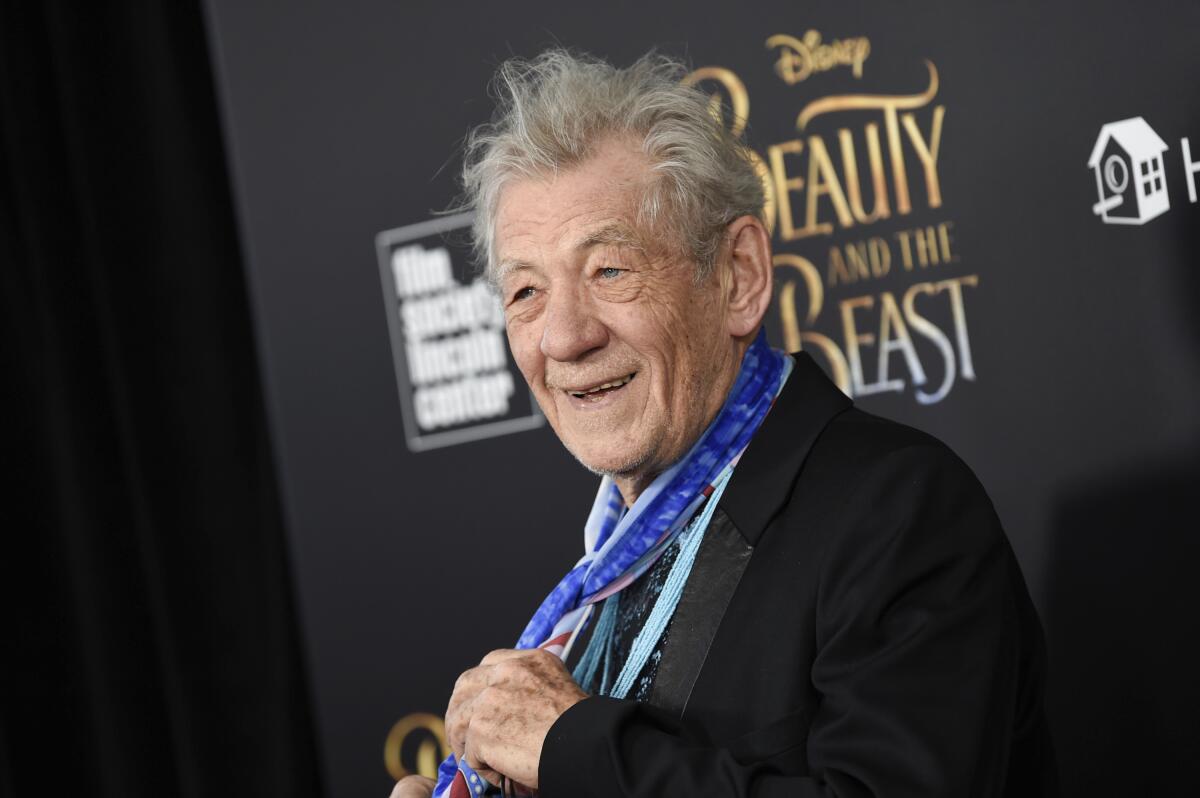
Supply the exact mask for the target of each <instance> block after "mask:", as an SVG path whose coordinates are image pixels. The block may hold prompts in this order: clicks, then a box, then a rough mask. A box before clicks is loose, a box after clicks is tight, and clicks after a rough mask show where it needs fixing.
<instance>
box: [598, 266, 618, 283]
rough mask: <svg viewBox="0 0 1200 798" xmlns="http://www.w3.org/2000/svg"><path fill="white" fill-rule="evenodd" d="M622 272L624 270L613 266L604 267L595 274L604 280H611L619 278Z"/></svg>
mask: <svg viewBox="0 0 1200 798" xmlns="http://www.w3.org/2000/svg"><path fill="white" fill-rule="evenodd" d="M623 272H624V269H618V268H616V267H615V266H605V267H604V268H603V269H601V270H600V271H599V272H597V274H599V275H600V276H601V277H603V278H604V279H605V280H612V279H614V278H617V277H620V276H621V274H622V273H623Z"/></svg>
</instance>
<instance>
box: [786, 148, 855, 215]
mask: <svg viewBox="0 0 1200 798" xmlns="http://www.w3.org/2000/svg"><path fill="white" fill-rule="evenodd" d="M822 195H828V196H829V200H830V202H832V203H833V210H834V212H835V213H837V217H838V224H840V225H841V226H842V227H853V226H854V218H853V217H852V216H851V215H850V206H849V205H847V204H846V195H845V194H844V193H843V192H842V184H841V181H840V180H838V176H837V170H835V169H834V168H833V162H832V161H831V160H830V159H829V151H828V150H827V149H825V141H824V140H823V139H822V138H821V137H820V136H809V137H808V193H807V197H806V199H805V209H804V210H805V215H804V229H802V230H800V232H799V233H798V234H797V237H799V238H804V237H807V236H811V235H829V233H831V232H833V224H832V223H830V222H821V223H818V222H817V211H818V209H819V207H820V200H821V197H822Z"/></svg>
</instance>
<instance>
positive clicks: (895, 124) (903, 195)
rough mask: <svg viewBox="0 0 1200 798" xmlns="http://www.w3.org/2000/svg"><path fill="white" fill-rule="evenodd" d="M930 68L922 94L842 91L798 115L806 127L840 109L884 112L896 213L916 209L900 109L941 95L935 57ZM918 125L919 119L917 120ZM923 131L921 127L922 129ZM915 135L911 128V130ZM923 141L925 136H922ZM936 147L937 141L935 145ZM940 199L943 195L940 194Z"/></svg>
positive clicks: (799, 126) (798, 124)
mask: <svg viewBox="0 0 1200 798" xmlns="http://www.w3.org/2000/svg"><path fill="white" fill-rule="evenodd" d="M925 66H926V68H927V69H928V70H929V86H928V87H927V88H926V89H925V91H923V92H921V93H919V94H896V95H887V94H839V95H833V96H830V97H822V98H821V99H819V100H814V101H812V102H810V103H809V104H808V105H806V106H804V108H802V109H801V110H800V113H799V114H798V115H797V116H796V128H797V129H798V130H804V129H805V128H807V126H808V123H809V122H811V121H812V120H813V119H815V118H817V117H818V116H822V115H823V114H829V113H834V112H838V111H865V110H874V111H881V112H882V113H883V127H884V134H885V136H886V137H887V147H888V158H889V160H891V163H892V180H893V182H894V183H895V191H896V213H898V214H900V215H901V216H903V215H905V214H907V213H910V212H911V211H912V201H911V199H910V198H909V192H908V171H907V169H906V168H905V165H904V150H903V148H902V147H901V143H900V122H899V117H898V113H899V112H900V111H908V110H913V109H917V108H923V107H925V106H926V105H928V104H929V103H930V101H932V100H933V98H934V97H936V96H937V92H938V73H937V67H935V66H934V65H933V62H932V61H928V60H927V61H926V62H925ZM914 125H915V123H914ZM940 130H941V129H940V127H939V128H938V139H939V141H938V143H940V136H941V132H940ZM918 132H919V131H918ZM909 134H910V136H911V135H912V133H911V131H910V132H909ZM922 144H924V140H923V139H922ZM934 149H936V145H935V146H934ZM926 155H927V156H928V159H929V160H931V161H936V154H935V153H934V151H933V150H932V149H931V148H930V147H926ZM939 202H940V195H939Z"/></svg>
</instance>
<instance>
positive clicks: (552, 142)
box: [393, 50, 1055, 798]
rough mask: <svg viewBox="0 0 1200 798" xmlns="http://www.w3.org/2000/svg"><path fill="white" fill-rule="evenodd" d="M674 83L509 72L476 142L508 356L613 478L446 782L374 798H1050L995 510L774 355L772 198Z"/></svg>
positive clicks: (802, 358) (464, 681)
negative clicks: (770, 336)
mask: <svg viewBox="0 0 1200 798" xmlns="http://www.w3.org/2000/svg"><path fill="white" fill-rule="evenodd" d="M682 75H683V71H682V68H681V67H680V66H679V65H678V64H676V63H673V62H671V61H669V60H667V59H663V58H660V57H655V56H648V57H645V58H643V59H641V60H639V61H638V62H637V63H635V64H634V65H633V66H631V67H629V68H627V69H615V68H613V67H611V66H609V65H608V64H605V63H603V62H600V61H597V60H594V59H591V58H587V57H579V56H575V55H572V54H569V53H566V52H563V51H561V50H555V51H551V52H548V53H545V54H543V55H542V56H541V57H539V58H537V59H536V60H534V61H532V62H519V61H513V62H509V63H507V64H505V65H504V66H503V67H502V68H501V70H500V72H499V80H498V86H499V88H500V89H501V95H502V98H501V105H500V108H499V110H498V112H497V116H496V118H495V120H494V121H493V122H492V123H491V124H490V125H487V126H485V127H483V128H481V129H479V130H477V131H476V132H475V133H474V134H473V135H472V137H471V139H470V140H469V143H468V152H467V161H466V168H465V183H466V189H467V193H468V197H469V198H470V201H471V204H472V206H473V207H474V208H475V209H476V211H477V221H476V229H475V237H476V244H477V248H478V251H479V253H480V255H481V258H482V259H483V260H484V262H485V263H486V268H487V271H488V274H489V276H490V277H491V279H492V281H493V283H494V284H495V285H496V287H497V289H498V290H499V292H500V297H501V300H502V303H503V306H504V312H505V318H506V325H507V331H508V338H509V343H510V345H511V347H512V351H513V355H514V357H515V359H516V362H517V364H518V365H519V367H520V369H521V371H522V373H523V374H524V376H525V378H526V380H528V382H529V386H530V388H531V389H532V391H533V393H534V395H535V396H536V397H537V401H538V403H539V404H540V406H541V408H542V410H543V412H544V413H545V415H546V418H547V419H548V420H549V421H550V424H551V426H552V427H553V429H554V431H555V433H557V435H558V437H559V438H560V439H561V440H562V442H563V444H564V445H565V446H566V447H567V449H568V450H570V452H571V453H572V454H573V455H575V457H576V458H578V459H579V461H580V462H581V463H582V464H583V465H584V466H586V467H587V468H589V469H591V470H592V471H594V472H596V473H597V474H600V475H603V480H602V482H601V486H600V492H599V495H598V496H597V498H596V502H595V505H594V506H593V508H592V511H591V514H590V516H589V517H588V521H587V525H586V528H585V555H584V557H583V559H581V560H580V562H579V563H578V564H577V565H576V566H575V567H574V568H573V569H572V570H571V571H570V572H569V573H568V574H567V576H566V577H564V578H563V580H562V581H561V582H560V583H559V585H558V586H557V587H556V588H555V589H554V591H553V592H552V593H551V594H550V595H549V596H548V597H547V598H546V600H545V601H544V602H543V604H542V606H541V607H540V608H539V609H538V610H537V612H536V613H535V614H534V617H533V619H532V620H531V621H530V622H529V625H528V627H527V628H526V629H525V632H524V634H523V635H522V636H521V638H520V641H519V643H518V645H517V648H516V649H514V650H504V651H494V652H492V653H490V654H488V655H487V656H485V657H484V658H483V660H482V662H481V663H480V665H479V666H478V667H476V668H472V669H471V670H469V671H467V672H466V673H464V674H462V676H461V677H460V678H459V680H458V682H457V684H456V685H455V689H454V693H453V695H452V697H451V698H450V703H449V707H448V709H447V712H446V728H447V735H448V740H449V744H450V747H451V748H452V749H453V755H452V756H451V757H449V758H448V759H447V760H446V762H445V763H444V764H443V766H442V772H441V778H440V779H439V781H438V783H437V784H436V787H435V783H434V782H433V781H431V780H428V779H422V778H420V777H409V778H408V779H405V780H404V781H402V782H400V783H399V784H398V785H397V787H396V789H395V791H394V792H393V795H394V796H396V798H401V797H402V796H414V797H415V796H428V795H430V794H431V792H436V794H437V795H438V796H439V798H440V796H442V795H449V796H451V798H465V796H468V795H481V794H487V793H489V792H495V793H500V792H503V793H505V794H514V793H523V792H530V791H532V792H536V793H538V794H540V795H543V796H545V798H558V796H573V797H575V796H597V797H599V796H605V798H608V797H610V796H616V795H625V796H639V797H640V796H645V797H646V798H650V796H680V797H681V798H682V797H683V796H718V795H720V796H742V795H752V794H753V795H762V796H766V795H780V796H782V795H788V796H818V795H821V796H835V795H836V796H922V797H923V798H928V797H929V796H990V795H996V796H1000V795H1003V796H1022V798H1032V796H1042V795H1049V794H1052V793H1053V792H1054V783H1055V780H1054V775H1053V766H1052V757H1051V754H1050V745H1049V738H1048V735H1047V731H1046V725H1045V720H1044V717H1043V708H1042V682H1043V646H1042V641H1041V632H1040V629H1039V626H1038V622H1037V618H1036V615H1035V613H1034V610H1033V607H1032V605H1031V603H1030V600H1029V597H1028V593H1027V591H1026V588H1025V585H1024V583H1023V581H1022V577H1021V574H1020V572H1019V569H1018V567H1017V563H1016V561H1015V559H1014V557H1013V555H1012V552H1011V550H1010V548H1009V546H1008V543H1007V541H1006V540H1005V537H1004V533H1003V531H1002V530H1001V528H1000V525H999V522H998V520H997V518H996V516H995V513H994V511H993V509H992V507H991V504H990V502H989V500H988V498H987V496H986V495H985V494H984V492H983V490H982V488H981V487H980V486H979V484H978V483H977V481H976V480H975V478H974V477H973V475H972V474H971V472H970V470H969V469H968V468H967V467H966V466H965V465H964V464H963V463H962V462H961V461H960V460H958V459H957V458H956V457H955V456H954V455H953V454H952V453H951V452H950V451H949V450H948V449H947V448H946V447H945V446H944V445H942V444H940V443H939V442H937V441H936V440H934V439H932V438H930V437H929V436H927V435H924V434H921V433H919V432H916V431H914V430H912V429H909V428H906V427H903V426H900V425H898V424H894V423H890V422H887V421H884V420H881V419H878V418H875V417H873V416H870V415H868V414H866V413H864V412H862V411H859V410H857V409H855V408H854V407H853V406H852V404H851V402H850V401H849V400H848V399H847V398H846V397H845V396H844V395H842V394H841V393H840V392H839V391H838V390H837V389H836V388H835V387H834V386H833V385H832V384H831V383H830V382H829V381H828V380H827V379H826V378H825V376H824V374H823V373H822V372H821V371H820V369H819V368H818V367H817V366H816V365H815V364H814V363H813V362H812V361H811V360H810V359H809V358H808V357H807V356H806V355H804V354H797V355H794V356H788V355H785V354H783V353H781V352H778V351H776V350H773V349H771V348H770V347H769V346H768V345H767V344H766V342H765V338H764V336H763V331H762V321H763V316H764V314H765V313H766V311H767V307H768V305H769V303H770V300H771V277H772V264H771V247H770V241H769V236H768V234H767V231H766V229H765V228H764V226H763V221H762V208H763V191H762V185H761V183H760V182H759V178H758V176H757V174H756V172H755V170H754V168H753V166H752V164H751V163H750V162H749V161H748V160H747V158H746V156H745V154H744V151H743V150H742V148H741V147H740V146H739V143H738V142H737V141H736V140H734V139H733V138H731V137H730V135H729V134H728V133H727V132H726V131H725V130H724V129H723V128H722V126H721V125H720V124H719V123H718V122H717V120H715V119H714V117H713V116H712V115H711V114H710V113H709V107H708V99H707V98H706V97H705V96H703V95H702V94H700V93H699V92H697V91H696V90H694V89H692V88H688V87H686V86H683V85H682V84H681V83H680V78H681V77H682ZM518 498H519V501H521V502H523V503H524V504H525V505H528V503H529V502H531V501H536V494H534V495H532V496H525V497H518ZM526 509H528V508H526ZM530 517H535V514H533V515H530Z"/></svg>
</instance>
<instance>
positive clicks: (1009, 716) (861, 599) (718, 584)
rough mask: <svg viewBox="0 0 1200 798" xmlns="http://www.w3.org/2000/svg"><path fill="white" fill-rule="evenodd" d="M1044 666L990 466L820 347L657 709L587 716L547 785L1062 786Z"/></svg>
mask: <svg viewBox="0 0 1200 798" xmlns="http://www.w3.org/2000/svg"><path fill="white" fill-rule="evenodd" d="M1044 672H1045V664H1044V647H1043V642H1042V633H1041V629H1040V626H1039V624H1038V620H1037V615H1036V614H1035V612H1034V609H1033V605H1032V603H1031V602H1030V599H1029V594H1028V591H1027V590H1026V587H1025V583H1024V581H1023V579H1022V577H1021V573H1020V570H1019V568H1018V566H1017V562H1016V560H1015V558H1014V557H1013V553H1012V550H1011V549H1010V547H1009V544H1008V541H1007V539H1006V538H1005V536H1004V532H1003V530H1002V529H1001V528H1000V523H999V520H998V519H997V517H996V514H995V512H994V510H993V509H992V504H991V502H990V501H989V499H988V497H987V495H986V494H985V493H984V491H983V488H982V487H981V486H980V485H979V483H978V481H977V480H976V479H975V477H974V475H973V474H972V473H971V471H970V469H968V468H967V466H966V465H964V464H963V462H962V461H961V460H959V459H958V458H957V457H956V456H955V455H954V454H953V453H952V452H951V451H950V450H949V449H948V448H947V447H946V446H945V445H943V444H942V443H940V442H938V441H937V440H935V439H933V438H931V437H930V436H928V435H925V434H923V433H920V432H917V431H916V430H913V429H910V428H908V427H905V426H902V425H899V424H895V423H892V422H889V421H885V420H882V419H879V418H876V417H874V416H871V415H869V414H867V413H864V412H862V411H859V410H857V409H855V408H853V407H852V406H851V402H850V401H849V400H848V399H847V398H846V397H845V396H844V395H843V394H842V393H841V392H840V391H838V390H837V388H836V387H835V386H834V385H833V384H832V383H830V382H829V380H828V379H827V378H826V377H825V375H824V373H822V372H821V370H820V369H819V368H818V367H817V366H816V364H815V363H813V361H812V360H811V359H810V358H809V357H808V356H807V355H803V354H800V355H797V356H796V367H795V369H794V371H793V373H792V376H791V378H790V379H789V380H788V383H787V385H786V386H785V388H784V390H783V392H782V393H781V394H780V396H779V399H778V400H777V401H776V404H775V407H774V408H773V409H772V410H771V413H770V415H768V416H767V419H766V420H765V422H764V423H763V427H762V429H761V430H759V432H758V434H757V435H756V436H755V438H754V440H753V442H752V443H751V444H750V447H749V448H748V449H747V450H746V453H745V455H744V456H743V458H742V461H741V462H740V463H739V465H738V467H737V470H736V471H735V472H734V476H733V478H732V480H731V481H730V483H729V486H728V487H727V488H726V490H725V494H724V496H723V497H722V498H721V503H720V505H719V507H718V510H717V512H716V513H715V514H714V517H713V521H712V523H711V524H710V526H709V529H708V531H707V532H706V534H705V539H704V542H703V544H702V546H701V549H700V552H699V554H698V556H697V562H696V565H695V566H694V568H693V571H692V574H691V576H690V577H689V579H688V584H687V586H686V587H685V589H684V593H683V596H682V598H681V600H680V604H679V607H678V609H677V610H676V614H675V616H674V618H673V620H672V624H671V634H670V636H669V638H668V641H667V645H666V648H665V650H664V652H663V658H662V662H661V664H660V665H659V669H658V674H657V677H656V679H655V682H654V685H653V688H652V691H651V696H650V699H649V701H648V702H647V703H645V704H639V703H637V702H634V701H619V700H615V699H611V698H604V697H596V696H594V697H591V698H587V699H585V700H584V701H582V702H580V703H578V704H576V705H575V706H574V707H572V708H571V709H569V710H567V712H566V713H565V714H564V715H563V716H562V717H561V718H560V719H559V720H558V721H557V722H556V723H555V724H554V726H553V727H552V728H551V730H550V732H549V734H548V735H547V737H546V741H545V744H544V746H543V750H542V758H541V763H540V766H539V775H538V778H539V783H540V785H539V786H540V790H539V792H540V794H541V796H542V798H566V797H567V796H570V797H571V798H578V797H580V796H597V798H599V797H600V796H604V798H611V796H631V797H632V796H636V797H637V798H651V797H652V796H653V797H654V798H671V797H673V796H679V798H685V797H686V798H697V796H749V795H755V796H914V797H915V796H921V798H931V797H932V796H971V797H972V798H974V797H976V796H1021V797H1022V798H1036V797H1037V796H1048V795H1056V794H1057V787H1056V784H1057V782H1056V778H1055V773H1054V767H1053V756H1052V752H1051V745H1050V739H1049V735H1048V733H1047V729H1046V722H1045V717H1044V711H1043V702H1042V689H1043V683H1044Z"/></svg>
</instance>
